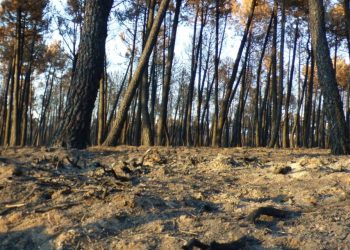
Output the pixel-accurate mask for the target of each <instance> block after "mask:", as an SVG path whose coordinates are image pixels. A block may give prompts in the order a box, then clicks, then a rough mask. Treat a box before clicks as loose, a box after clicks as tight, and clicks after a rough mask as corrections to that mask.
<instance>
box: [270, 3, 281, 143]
mask: <svg viewBox="0 0 350 250" xmlns="http://www.w3.org/2000/svg"><path fill="white" fill-rule="evenodd" d="M277 7H278V5H277V1H276V0H275V6H274V11H275V20H274V29H273V38H272V52H271V75H272V76H271V77H272V79H271V98H272V105H273V106H272V111H271V122H272V123H271V135H270V142H269V147H274V146H275V144H276V141H277V138H276V133H277V134H278V130H279V128H277V126H278V124H277V119H278V99H277Z"/></svg>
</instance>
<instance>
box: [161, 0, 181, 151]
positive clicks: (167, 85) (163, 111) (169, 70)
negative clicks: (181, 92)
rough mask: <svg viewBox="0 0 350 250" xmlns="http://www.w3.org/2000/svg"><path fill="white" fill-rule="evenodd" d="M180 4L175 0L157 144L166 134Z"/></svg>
mask: <svg viewBox="0 0 350 250" xmlns="http://www.w3.org/2000/svg"><path fill="white" fill-rule="evenodd" d="M181 4H182V0H177V1H176V9H175V15H174V20H173V24H172V30H171V37H170V44H169V47H168V55H167V59H166V63H165V76H164V83H163V89H162V103H161V106H160V114H159V124H158V131H157V144H158V145H164V142H165V140H164V135H165V134H166V130H167V116H168V100H169V92H170V84H171V77H172V68H173V60H174V54H175V42H176V35H177V27H178V24H179V16H180V9H181Z"/></svg>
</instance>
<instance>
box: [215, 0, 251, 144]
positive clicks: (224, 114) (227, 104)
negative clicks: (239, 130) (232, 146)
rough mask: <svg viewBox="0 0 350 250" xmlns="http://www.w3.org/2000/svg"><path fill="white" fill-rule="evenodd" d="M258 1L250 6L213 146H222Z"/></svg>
mask: <svg viewBox="0 0 350 250" xmlns="http://www.w3.org/2000/svg"><path fill="white" fill-rule="evenodd" d="M256 2H257V0H253V1H252V3H251V7H250V11H249V16H248V20H247V23H246V26H245V30H244V34H243V37H242V40H241V44H240V47H239V49H238V53H237V57H236V60H235V63H234V65H233V70H232V74H231V77H230V80H229V82H228V84H227V90H226V93H225V96H224V99H223V100H222V103H221V105H220V107H221V108H220V112H219V118H218V122H217V126H216V129H214V130H213V137H212V140H214V141H213V143H212V144H213V146H220V144H221V136H222V130H223V127H224V125H225V122H226V119H227V113H228V110H229V107H230V104H231V103H230V97H231V93H232V87H233V84H234V82H235V80H236V76H237V72H238V67H239V62H240V60H241V57H242V53H243V49H244V47H245V44H246V41H247V38H248V33H249V30H250V26H251V23H252V21H253V16H254V11H255V6H256Z"/></svg>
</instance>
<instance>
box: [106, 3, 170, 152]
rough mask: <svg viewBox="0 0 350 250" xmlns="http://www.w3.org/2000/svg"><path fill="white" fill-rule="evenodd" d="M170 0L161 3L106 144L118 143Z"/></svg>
mask: <svg viewBox="0 0 350 250" xmlns="http://www.w3.org/2000/svg"><path fill="white" fill-rule="evenodd" d="M169 2H170V0H164V1H162V2H161V3H160V5H159V9H158V13H157V16H156V18H155V19H154V22H153V25H152V28H151V30H150V33H149V36H148V38H147V41H146V44H145V47H144V49H143V50H142V54H141V57H140V60H139V63H138V65H137V68H136V70H135V72H134V74H133V76H132V78H131V80H130V82H129V85H128V87H127V89H126V91H125V95H124V98H123V100H122V101H121V103H120V106H119V109H118V112H117V115H116V118H115V120H114V122H113V125H112V127H111V129H110V131H109V133H108V136H107V138H106V140H105V141H104V143H103V145H104V146H112V145H113V144H116V142H117V140H118V139H119V137H120V136H121V133H122V129H123V126H124V124H125V121H126V117H127V113H128V110H129V107H130V104H131V102H132V100H133V98H134V96H135V93H136V89H137V87H138V86H139V79H140V77H141V76H142V73H143V70H144V68H145V67H146V66H147V64H148V61H149V58H150V56H151V53H152V50H153V47H154V46H155V44H156V39H157V37H158V33H159V29H160V26H161V25H162V22H163V19H164V16H165V14H166V11H167V9H168V6H169Z"/></svg>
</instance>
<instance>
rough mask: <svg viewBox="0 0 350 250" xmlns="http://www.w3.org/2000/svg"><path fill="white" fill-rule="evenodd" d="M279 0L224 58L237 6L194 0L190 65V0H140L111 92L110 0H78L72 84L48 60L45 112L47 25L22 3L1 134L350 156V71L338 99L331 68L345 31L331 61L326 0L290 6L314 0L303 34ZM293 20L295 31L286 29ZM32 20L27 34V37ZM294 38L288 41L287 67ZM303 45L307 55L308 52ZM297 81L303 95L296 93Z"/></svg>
mask: <svg viewBox="0 0 350 250" xmlns="http://www.w3.org/2000/svg"><path fill="white" fill-rule="evenodd" d="M272 2H273V6H272V8H271V11H270V12H269V13H267V14H266V13H265V15H266V16H267V17H268V18H266V20H267V21H266V22H263V23H262V24H261V23H260V25H265V26H264V27H263V29H260V30H262V31H263V34H260V36H261V37H262V39H261V40H262V41H261V42H260V43H259V42H258V40H257V38H256V34H255V25H257V22H258V21H257V20H256V19H257V16H259V15H261V13H260V11H261V9H260V5H261V4H262V3H261V2H260V1H258V0H253V1H251V3H250V6H249V7H250V8H248V11H247V14H246V17H245V20H246V21H245V27H244V30H243V35H242V37H241V41H240V45H239V48H238V51H237V54H236V58H235V60H234V62H232V63H230V62H226V61H223V60H222V57H223V55H222V51H223V47H224V41H225V33H226V26H227V23H228V21H227V20H228V17H229V15H230V13H229V11H227V10H225V6H226V5H225V2H224V1H215V3H208V2H207V1H204V0H201V1H196V2H194V3H191V5H192V8H193V14H194V16H193V34H192V44H191V46H192V47H191V51H190V52H189V53H190V55H189V56H190V66H189V69H186V68H182V69H181V68H180V67H178V66H177V65H176V60H175V58H176V57H175V47H176V46H175V45H176V40H177V36H178V27H179V22H180V20H181V15H180V13H181V9H182V8H184V6H183V1H182V0H174V1H171V0H162V1H159V2H158V1H156V0H148V1H146V3H144V4H141V3H140V2H138V1H137V2H136V3H133V6H135V9H134V16H133V19H132V20H133V22H134V23H133V28H132V29H133V30H130V33H131V34H132V38H131V44H130V48H131V49H130V56H129V63H128V66H127V68H126V72H125V74H124V75H123V77H121V79H120V83H119V85H118V89H116V90H114V92H113V91H112V88H113V86H112V84H111V83H110V78H111V76H110V75H109V73H108V72H107V71H108V67H107V64H108V62H107V58H108V55H106V51H105V43H106V38H107V30H108V20H109V14H110V12H111V9H112V5H113V0H106V1H102V0H86V1H85V2H84V6H83V8H81V9H83V10H84V11H85V12H84V13H81V18H83V22H82V21H80V23H81V24H82V26H81V29H80V31H79V32H80V43H79V47H78V50H76V49H75V47H76V46H77V45H76V44H77V41H76V38H77V33H75V32H78V30H79V28H78V25H77V24H74V28H73V30H74V31H75V32H71V33H70V34H72V33H73V39H71V41H72V46H71V54H70V58H71V61H72V69H71V74H70V76H71V78H70V80H69V88H68V90H67V91H65V90H64V88H65V87H64V86H65V85H64V84H65V82H64V80H62V79H64V78H67V76H69V75H63V74H62V75H61V76H59V75H58V73H57V72H62V71H61V70H60V69H59V66H58V63H57V61H49V65H50V66H49V67H48V69H47V71H46V72H47V73H46V80H45V84H44V92H43V95H42V97H41V102H40V110H41V112H40V114H39V115H38V117H37V118H33V117H32V116H33V112H32V109H33V107H32V102H33V93H32V86H31V75H32V73H33V71H34V67H35V60H36V54H35V53H36V43H37V39H38V36H39V35H38V34H39V33H38V28H37V25H39V22H34V21H33V20H32V19H30V20H31V21H32V23H31V25H28V24H27V23H28V22H27V20H26V15H27V14H26V11H24V10H23V6H22V5H21V4H19V5H17V6H16V8H15V9H14V12H15V13H16V20H17V22H16V29H15V31H16V37H15V39H14V43H13V48H12V53H10V55H11V56H10V58H9V60H8V66H7V71H8V74H7V77H5V78H4V83H5V84H4V88H3V96H4V97H5V98H4V101H3V102H2V103H1V105H0V112H1V117H2V122H1V123H0V125H1V127H0V128H1V131H0V132H1V142H2V143H3V144H4V145H10V146H16V145H22V146H24V145H28V144H33V145H45V144H49V143H51V144H55V145H61V146H67V147H74V148H85V147H87V146H88V145H92V144H98V145H103V146H113V145H117V144H132V145H146V146H152V145H154V144H156V145H174V146H176V145H186V146H209V145H212V146H243V145H246V146H268V147H284V148H288V147H315V146H318V147H330V148H331V150H332V153H334V154H347V153H349V150H350V148H349V137H348V136H349V129H350V108H349V106H350V77H349V84H347V89H346V90H344V92H345V91H346V92H347V95H346V96H343V97H342V96H341V95H340V93H339V88H338V85H337V78H336V73H337V72H336V71H335V69H336V68H337V55H338V54H337V51H338V44H339V42H337V41H338V40H337V39H338V38H337V39H336V43H335V61H334V63H332V60H331V55H330V49H329V48H330V45H329V44H328V42H327V37H326V34H327V30H326V24H325V8H324V3H323V1H322V0H308V5H305V4H303V5H302V6H294V7H297V8H300V9H302V8H307V11H306V12H305V13H309V19H308V22H309V27H310V32H309V33H310V35H308V36H309V37H307V36H306V37H304V38H302V37H301V33H302V32H304V33H305V30H303V27H302V25H301V22H305V20H303V19H302V18H301V17H300V16H294V17H292V18H291V20H293V21H291V20H289V16H288V15H290V14H289V11H290V10H289V9H288V8H291V6H290V5H291V3H289V1H286V0H282V1H277V0H274V1H272ZM170 6H171V8H170ZM305 6H306V7H305ZM342 7H343V9H344V18H345V22H346V25H345V27H346V31H345V32H346V38H347V45H348V49H349V55H350V10H349V7H350V6H349V1H348V0H344V1H343V5H342ZM140 23H142V26H140V25H139V24H140ZM291 24H292V25H291ZM59 27H61V26H59ZM140 27H141V28H140ZM287 28H288V29H290V30H292V31H293V32H290V34H288V33H286V29H287ZM29 29H30V31H31V36H26V35H25V34H26V32H27V30H29ZM306 33H307V34H308V32H306ZM140 34H141V35H140ZM62 35H63V34H62ZM286 36H287V38H289V39H290V47H289V48H288V51H289V53H290V55H289V60H288V67H286V62H285V56H286V55H285V54H286V49H285V44H286ZM140 38H141V46H140V54H139V55H138V54H137V49H138V40H139V39H140ZM339 39H340V38H339ZM28 44H29V46H25V45H28ZM256 47H259V48H260V49H259V50H258V52H254V49H255V48H256ZM24 51H25V52H24ZM305 52H306V58H303V57H302V56H300V55H301V54H302V53H304V54H305ZM24 54H25V55H26V56H25V57H24ZM298 55H299V57H298ZM296 62H298V65H296ZM225 63H226V64H225ZM179 68H180V69H179ZM23 72H24V73H23ZM174 72H178V73H177V74H175V73H174ZM296 72H298V76H297V77H296ZM316 76H317V78H316ZM58 79H60V81H59V82H60V84H59V85H57V86H58V87H57V86H56V85H55V82H57V81H58ZM315 79H317V82H316V80H315ZM159 81H161V89H160V88H159ZM175 81H176V82H178V84H177V89H176V90H175V89H174V86H173V84H174V82H175ZM295 83H297V84H298V86H297V87H298V91H297V92H298V93H297V95H296V92H295V91H293V89H295V87H296V85H295ZM57 92H58V93H57ZM112 93H114V96H112ZM236 94H237V96H236ZM53 95H58V96H59V98H58V100H57V102H56V103H53V102H52V101H51V100H52V96H53ZM97 97H98V98H97ZM96 100H98V101H97V104H98V105H95V102H96ZM195 100H196V101H197V102H195ZM342 100H345V114H344V105H343V101H342ZM95 106H96V107H95ZM94 110H95V111H94ZM28 126H29V129H28Z"/></svg>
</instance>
